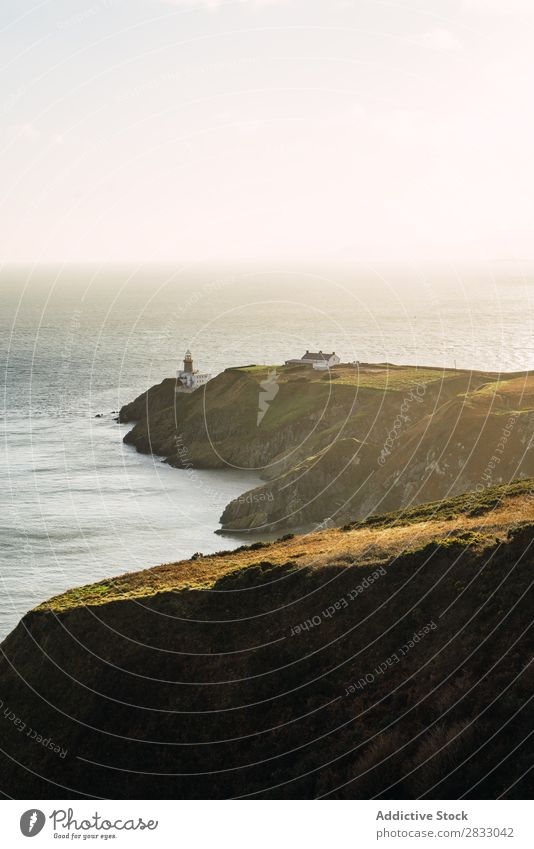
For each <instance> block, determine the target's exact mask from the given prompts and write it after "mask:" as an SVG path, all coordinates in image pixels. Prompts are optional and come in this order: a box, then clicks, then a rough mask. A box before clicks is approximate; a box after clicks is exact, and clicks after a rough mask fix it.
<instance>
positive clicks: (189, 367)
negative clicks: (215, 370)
mask: <svg viewBox="0 0 534 849" xmlns="http://www.w3.org/2000/svg"><path fill="white" fill-rule="evenodd" d="M211 378H212V375H211V374H207V373H206V372H204V373H202V372H200V371H195V369H194V368H193V358H192V356H191V351H189V350H188V351H186V352H185V356H184V367H183V369H179V370H178V371H177V372H176V391H177V392H194V391H195V389H198V388H199V386H204V385H205V384H206V383H207V382H208V380H211Z"/></svg>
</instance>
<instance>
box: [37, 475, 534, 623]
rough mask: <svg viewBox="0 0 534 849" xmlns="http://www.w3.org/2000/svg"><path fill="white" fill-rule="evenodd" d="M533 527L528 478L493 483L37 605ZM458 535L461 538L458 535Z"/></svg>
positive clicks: (379, 557)
mask: <svg viewBox="0 0 534 849" xmlns="http://www.w3.org/2000/svg"><path fill="white" fill-rule="evenodd" d="M531 521H532V523H533V524H534V480H527V481H519V482H517V483H514V484H510V485H508V486H499V487H492V488H489V489H487V490H484V491H483V492H481V493H467V494H465V495H462V496H458V497H456V498H453V499H449V500H445V501H439V502H434V503H430V504H424V505H421V506H418V507H414V508H411V509H409V510H406V511H398V512H396V513H388V514H385V515H382V516H372V517H370V518H369V519H367V520H366V521H363V522H355V523H353V524H351V525H347V526H346V527H344V528H342V529H337V528H335V529H331V530H325V531H320V532H317V533H312V534H306V535H303V536H293V535H288V538H287V539H283V538H282V539H280V540H278V541H277V542H274V543H270V544H267V543H255V544H253V545H252V546H243V547H241V548H238V549H236V550H234V551H230V552H218V553H216V554H212V555H206V556H202V555H196V556H195V558H194V559H191V560H183V561H180V562H177V563H169V564H164V565H161V566H156V567H154V568H152V569H146V570H143V571H142V572H133V573H127V574H125V575H123V576H120V577H118V578H114V579H112V580H107V581H101V582H99V583H96V584H90V585H88V586H85V587H80V588H76V589H73V590H70V591H69V592H67V593H64V594H62V595H60V596H56V597H54V598H52V599H50V600H49V601H46V602H44V604H42V605H40V607H39V608H37V609H38V610H49V611H56V612H61V611H66V610H69V609H72V608H75V607H78V606H79V605H90V606H93V605H100V604H107V603H109V602H111V601H118V600H123V599H135V598H147V597H150V596H153V595H155V594H157V593H159V592H168V591H172V592H174V591H180V590H187V589H209V588H210V587H213V586H214V584H215V583H216V581H218V580H219V579H220V578H222V577H223V576H225V575H228V574H231V573H233V572H236V571H238V570H240V569H246V568H248V567H251V566H257V565H258V564H259V563H260V562H264V561H266V560H268V561H269V563H270V564H272V565H274V566H279V565H283V564H288V563H291V564H293V565H294V566H295V567H299V566H300V567H303V566H306V567H310V568H320V567H322V566H324V565H325V564H329V565H330V566H334V565H335V564H341V566H342V567H344V566H345V565H346V558H347V557H350V558H351V560H352V561H353V562H355V563H356V564H358V563H359V562H360V563H362V564H367V563H369V562H383V561H385V560H390V559H391V558H393V557H396V556H399V555H400V554H402V553H403V552H406V551H408V550H416V549H418V548H423V547H425V546H427V545H428V544H429V543H435V544H437V545H439V544H446V543H447V541H449V542H450V541H451V540H454V541H456V540H458V539H460V540H462V545H465V547H469V546H471V545H477V546H480V545H484V544H488V542H489V543H491V544H493V543H494V542H495V539H496V538H502V539H504V538H506V535H507V533H508V532H509V531H510V529H512V528H515V527H517V526H518V525H522V524H523V523H527V524H528V523H530V522H531ZM459 535H461V536H459Z"/></svg>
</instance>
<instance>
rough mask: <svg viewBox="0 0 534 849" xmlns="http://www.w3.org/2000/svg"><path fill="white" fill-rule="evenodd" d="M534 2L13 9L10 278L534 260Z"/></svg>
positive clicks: (171, 0) (0, 81) (3, 94)
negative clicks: (56, 266) (145, 265)
mask: <svg viewBox="0 0 534 849" xmlns="http://www.w3.org/2000/svg"><path fill="white" fill-rule="evenodd" d="M533 35H534V3H533V2H532V0H410V2H405V0H398V2H381V0H320V2H319V0H224V2H222V0H221V2H219V0H32V2H30V0H2V4H1V8H0V66H1V73H0V181H1V182H0V184H1V186H2V191H1V192H0V262H4V263H6V262H7V263H9V262H55V261H61V262H78V261H80V262H85V261H98V262H121V261H125V260H126V261H130V260H134V261H141V262H149V261H155V262H167V261H170V262H174V261H180V262H193V263H194V262H206V261H209V262H235V261H246V262H249V261H252V262H256V261H257V262H260V261H267V262H301V261H303V260H305V261H307V262H308V261H320V262H359V261H377V260H387V261H401V262H402V261H407V262H413V261H425V262H426V261H430V262H432V261H437V260H442V259H448V260H453V261H459V262H462V261H465V262H479V261H483V262H487V261H490V262H499V261H503V260H518V261H523V260H531V259H532V258H534V238H533V237H534V232H533V230H534V214H533V213H534V209H533V206H534V169H533V167H532V158H533V156H534V111H533V109H532V99H533V90H532V89H533V86H534V51H533V50H532V41H533Z"/></svg>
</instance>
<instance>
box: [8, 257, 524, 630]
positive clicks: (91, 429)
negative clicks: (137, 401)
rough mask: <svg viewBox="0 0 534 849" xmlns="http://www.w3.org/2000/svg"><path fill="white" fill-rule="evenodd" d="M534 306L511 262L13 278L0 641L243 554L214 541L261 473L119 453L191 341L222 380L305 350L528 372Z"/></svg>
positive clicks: (229, 543)
mask: <svg viewBox="0 0 534 849" xmlns="http://www.w3.org/2000/svg"><path fill="white" fill-rule="evenodd" d="M533 299H534V277H533V276H532V275H530V274H528V273H525V272H524V270H519V269H518V268H517V267H515V268H513V269H512V270H510V269H504V268H503V267H499V266H495V267H494V266H492V267H489V268H484V269H478V270H476V271H475V270H468V271H466V270H464V271H462V272H459V271H458V270H457V269H454V268H441V269H433V270H432V271H425V270H421V269H418V270H404V271H403V272H402V273H401V272H398V271H394V270H392V269H387V268H381V269H378V270H377V269H373V268H361V269H358V271H357V272H349V271H347V270H344V269H338V270H336V271H335V272H332V271H330V273H322V272H320V271H317V270H315V271H314V272H313V273H310V272H305V271H302V270H298V269H295V268H291V269H281V270H277V269H274V270H265V269H263V270H261V269H260V270H258V269H244V268H241V269H238V270H230V271H223V272H221V271H219V272H212V271H209V270H206V269H204V270H200V269H191V268H189V269H182V270H169V269H149V270H146V269H137V270H135V271H132V270H127V269H119V268H115V269H109V268H106V269H72V268H70V269H61V270H58V269H46V270H43V269H40V270H38V271H33V272H30V271H29V270H28V269H4V270H3V271H1V272H0V323H1V338H2V350H1V361H2V376H3V381H2V382H3V389H4V393H3V399H2V409H1V410H0V413H1V421H2V429H3V436H4V440H3V447H4V450H3V452H2V458H1V464H2V469H1V472H2V478H1V480H2V491H1V493H0V499H1V503H0V530H1V537H2V555H1V557H2V561H1V571H0V578H1V581H2V589H1V609H0V637H2V636H4V635H5V634H6V633H8V631H9V630H10V629H11V628H12V627H14V625H15V624H16V623H17V621H18V619H19V618H20V616H21V615H22V614H24V612H25V611H26V610H28V609H29V608H31V607H32V606H34V605H35V604H37V603H38V602H40V601H42V600H44V599H46V598H48V597H50V596H51V595H54V594H56V593H59V592H61V591H63V590H65V589H67V588H69V587H72V586H75V585H78V584H83V583H88V582H91V581H95V580H98V579H100V578H104V577H107V576H110V575H115V574H120V573H123V572H125V571H131V570H137V569H141V568H144V567H147V566H151V565H156V564H158V563H161V562H166V561H171V560H177V559H180V558H183V557H188V556H190V555H191V554H193V553H194V552H195V551H203V552H212V551H215V550H217V549H219V548H231V547H233V546H236V545H239V544H240V543H241V540H236V539H233V538H232V539H227V538H222V537H219V536H217V535H215V534H214V530H215V529H216V528H217V527H218V520H219V516H220V514H221V512H222V509H223V507H224V505H225V504H226V503H227V502H228V501H230V500H231V499H232V498H234V497H235V496H236V495H237V494H239V493H240V492H243V491H244V490H245V489H247V488H249V487H250V486H253V485H255V484H256V482H257V480H258V479H257V477H256V475H255V473H254V472H252V471H251V472H250V473H248V472H244V471H241V472H237V471H232V470H228V471H224V472H221V471H217V472H210V471H205V472H197V473H196V475H195V480H192V479H191V476H190V475H188V473H187V472H185V471H179V470H176V469H171V468H169V467H168V466H166V465H165V464H163V463H161V462H160V460H159V459H158V458H152V457H146V456H141V455H138V454H137V453H136V452H135V451H134V450H133V449H132V448H129V447H127V446H124V445H123V443H122V437H123V436H124V433H125V432H126V429H127V428H126V427H124V426H119V425H117V424H116V423H115V422H114V421H113V415H112V411H116V410H118V409H119V407H120V406H121V405H122V404H123V403H125V402H126V401H129V400H131V399H132V398H134V397H135V396H136V395H138V394H139V393H140V392H142V391H143V390H144V389H146V388H147V387H148V386H150V385H152V384H154V383H156V382H159V381H160V380H161V379H162V378H163V377H166V376H172V375H173V374H174V372H175V369H176V366H177V365H178V363H179V361H180V360H181V357H182V356H183V353H184V351H185V350H186V348H191V350H192V351H193V354H194V356H195V360H196V365H197V366H198V367H200V368H201V369H202V370H208V371H211V372H213V373H217V372H218V371H220V370H222V369H224V368H225V367H226V366H228V365H236V364H245V363H280V362H283V360H284V359H286V358H287V357H290V356H300V355H301V354H302V352H303V351H304V350H306V349H307V348H309V349H322V350H324V351H326V350H335V351H336V352H338V353H339V354H340V355H341V357H342V359H343V360H353V359H358V360H362V361H376V362H384V361H389V362H395V363H418V364H422V365H423V364H426V365H439V366H441V365H443V366H453V365H454V364H455V363H456V365H457V366H458V367H465V368H469V367H474V368H483V369H495V370H499V369H501V370H516V369H528V368H532V367H533V366H534V336H533V326H532V324H533V309H532V307H533ZM98 413H103V414H104V415H103V417H102V418H95V416H96V415H97V414H98Z"/></svg>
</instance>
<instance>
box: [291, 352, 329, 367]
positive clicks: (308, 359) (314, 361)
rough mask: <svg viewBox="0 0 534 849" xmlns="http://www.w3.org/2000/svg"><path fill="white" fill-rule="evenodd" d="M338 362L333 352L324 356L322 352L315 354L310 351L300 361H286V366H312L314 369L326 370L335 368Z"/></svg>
mask: <svg viewBox="0 0 534 849" xmlns="http://www.w3.org/2000/svg"><path fill="white" fill-rule="evenodd" d="M339 362H340V359H339V357H338V356H337V354H336V352H335V351H332V353H331V354H325V353H323V351H318V352H317V353H316V354H315V353H313V352H312V351H306V353H305V354H304V356H302V357H301V358H300V360H286V366H296V365H299V366H313V368H315V369H328V368H332V366H336V365H337V364H338V363H339Z"/></svg>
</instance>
